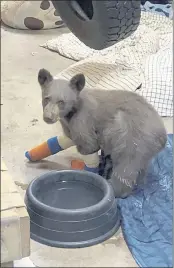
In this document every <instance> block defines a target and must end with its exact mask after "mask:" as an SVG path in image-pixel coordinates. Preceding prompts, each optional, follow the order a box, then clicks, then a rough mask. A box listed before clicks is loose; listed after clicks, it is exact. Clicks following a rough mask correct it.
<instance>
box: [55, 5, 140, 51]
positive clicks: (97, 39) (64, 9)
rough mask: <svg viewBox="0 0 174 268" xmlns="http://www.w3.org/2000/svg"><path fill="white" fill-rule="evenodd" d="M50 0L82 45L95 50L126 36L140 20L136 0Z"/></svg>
mask: <svg viewBox="0 0 174 268" xmlns="http://www.w3.org/2000/svg"><path fill="white" fill-rule="evenodd" d="M52 2H53V5H54V7H55V9H56V10H57V11H58V12H59V14H60V16H61V18H62V19H63V20H64V22H65V23H66V25H67V27H68V28H69V29H70V30H71V32H72V33H73V34H74V35H76V36H77V38H79V39H80V40H81V41H82V42H83V43H84V44H85V45H87V46H89V47H91V48H94V49H97V50H101V49H104V48H106V47H109V46H112V45H114V44H115V43H117V42H119V41H121V40H123V39H125V38H126V37H128V36H129V35H130V34H132V33H133V32H134V31H135V30H136V29H137V27H138V25H139V21H140V15H141V9H140V0H127V1H123V0H120V1H118V0H108V1H93V0H76V1H71V0H64V1H52Z"/></svg>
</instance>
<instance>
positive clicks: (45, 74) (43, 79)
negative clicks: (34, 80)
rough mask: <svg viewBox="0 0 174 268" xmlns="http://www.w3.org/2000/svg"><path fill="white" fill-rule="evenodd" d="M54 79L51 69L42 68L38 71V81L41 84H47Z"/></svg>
mask: <svg viewBox="0 0 174 268" xmlns="http://www.w3.org/2000/svg"><path fill="white" fill-rule="evenodd" d="M52 80H53V77H52V75H51V74H50V72H49V71H47V70H45V69H40V71H39V73H38V82H39V84H40V85H41V86H43V85H46V84H47V83H49V82H51V81H52Z"/></svg>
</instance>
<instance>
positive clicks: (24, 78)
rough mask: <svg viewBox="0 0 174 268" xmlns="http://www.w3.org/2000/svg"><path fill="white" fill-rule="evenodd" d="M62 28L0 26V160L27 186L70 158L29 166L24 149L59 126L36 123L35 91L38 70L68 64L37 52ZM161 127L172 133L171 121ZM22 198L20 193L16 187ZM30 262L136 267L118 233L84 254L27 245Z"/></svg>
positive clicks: (38, 110) (37, 96)
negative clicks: (0, 155)
mask: <svg viewBox="0 0 174 268" xmlns="http://www.w3.org/2000/svg"><path fill="white" fill-rule="evenodd" d="M65 31H67V29H55V30H45V31H38V32H37V31H35V32H30V31H16V30H12V29H9V28H6V27H3V28H2V31H1V45H2V48H1V49H2V50H1V67H2V69H1V79H2V80H1V86H2V96H1V109H2V110H1V111H2V126H1V127H2V131H1V135H2V136H1V137H2V140H1V141H2V157H3V158H4V161H5V162H6V165H7V166H8V169H9V171H10V172H11V174H12V176H13V178H14V180H15V181H17V182H21V183H28V182H30V181H31V180H32V179H33V178H35V177H36V176H38V175H40V174H41V173H44V172H47V171H48V170H51V169H63V168H67V167H68V165H69V156H70V154H68V153H67V154H65V153H60V154H59V155H55V156H52V157H50V158H49V159H48V160H45V161H42V162H41V163H40V164H30V163H28V162H27V161H26V160H25V157H24V153H25V151H26V150H28V149H30V148H32V147H34V146H35V145H37V144H39V143H40V142H43V141H45V140H46V139H48V138H49V137H51V136H53V135H56V134H58V133H60V132H61V131H62V130H61V128H60V125H58V124H57V125H53V126H50V125H46V124H45V123H44V122H43V120H42V107H41V91H40V87H39V85H38V83H37V74H38V70H39V69H40V68H43V67H45V68H47V69H49V70H50V71H51V72H52V73H53V74H57V73H59V72H60V71H61V70H63V69H65V68H66V67H68V66H69V65H70V64H72V63H73V61H71V60H69V59H65V58H63V57H61V56H59V55H58V54H57V53H53V52H50V51H48V50H46V49H44V48H41V47H39V44H42V43H44V42H45V41H46V40H48V39H51V38H54V37H56V36H57V35H59V34H61V33H62V32H65ZM166 124H167V128H168V130H169V132H172V129H173V127H172V124H171V120H170V119H167V122H166ZM19 191H20V193H21V194H22V196H24V194H25V191H24V190H22V188H21V187H19ZM30 259H31V260H32V261H33V263H34V264H35V265H36V266H39V267H137V265H136V263H135V261H134V260H133V258H132V256H131V254H130V252H129V250H128V248H127V246H126V244H125V242H124V239H123V237H122V234H121V232H120V234H118V235H117V236H114V237H113V238H112V239H110V240H108V241H106V242H105V243H103V244H100V245H97V246H93V247H90V248H85V249H56V248H50V247H47V246H44V245H41V244H38V243H36V242H34V241H31V256H30Z"/></svg>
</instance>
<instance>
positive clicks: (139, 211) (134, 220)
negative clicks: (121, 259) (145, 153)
mask: <svg viewBox="0 0 174 268" xmlns="http://www.w3.org/2000/svg"><path fill="white" fill-rule="evenodd" d="M119 206H120V210H121V215H122V230H123V234H124V238H125V240H126V242H127V245H128V247H129V249H130V251H131V253H132V255H133V257H134V258H135V260H136V262H137V264H138V265H139V266H140V267H173V262H172V244H173V241H172V214H173V213H172V211H173V135H169V136H168V142H167V145H166V147H165V149H164V150H163V151H162V152H160V153H159V154H158V155H157V156H156V157H155V158H154V159H153V160H152V162H151V164H150V166H149V169H148V174H147V184H146V185H145V186H144V189H143V188H140V189H138V190H137V192H136V193H135V194H134V195H133V196H130V197H128V198H126V199H122V200H119Z"/></svg>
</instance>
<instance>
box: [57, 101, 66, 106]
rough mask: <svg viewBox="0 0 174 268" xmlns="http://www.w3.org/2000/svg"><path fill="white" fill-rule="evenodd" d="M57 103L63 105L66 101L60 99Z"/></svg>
mask: <svg viewBox="0 0 174 268" xmlns="http://www.w3.org/2000/svg"><path fill="white" fill-rule="evenodd" d="M57 104H58V105H61V106H63V105H64V104H65V103H64V101H63V100H59V101H58V102H57Z"/></svg>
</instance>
